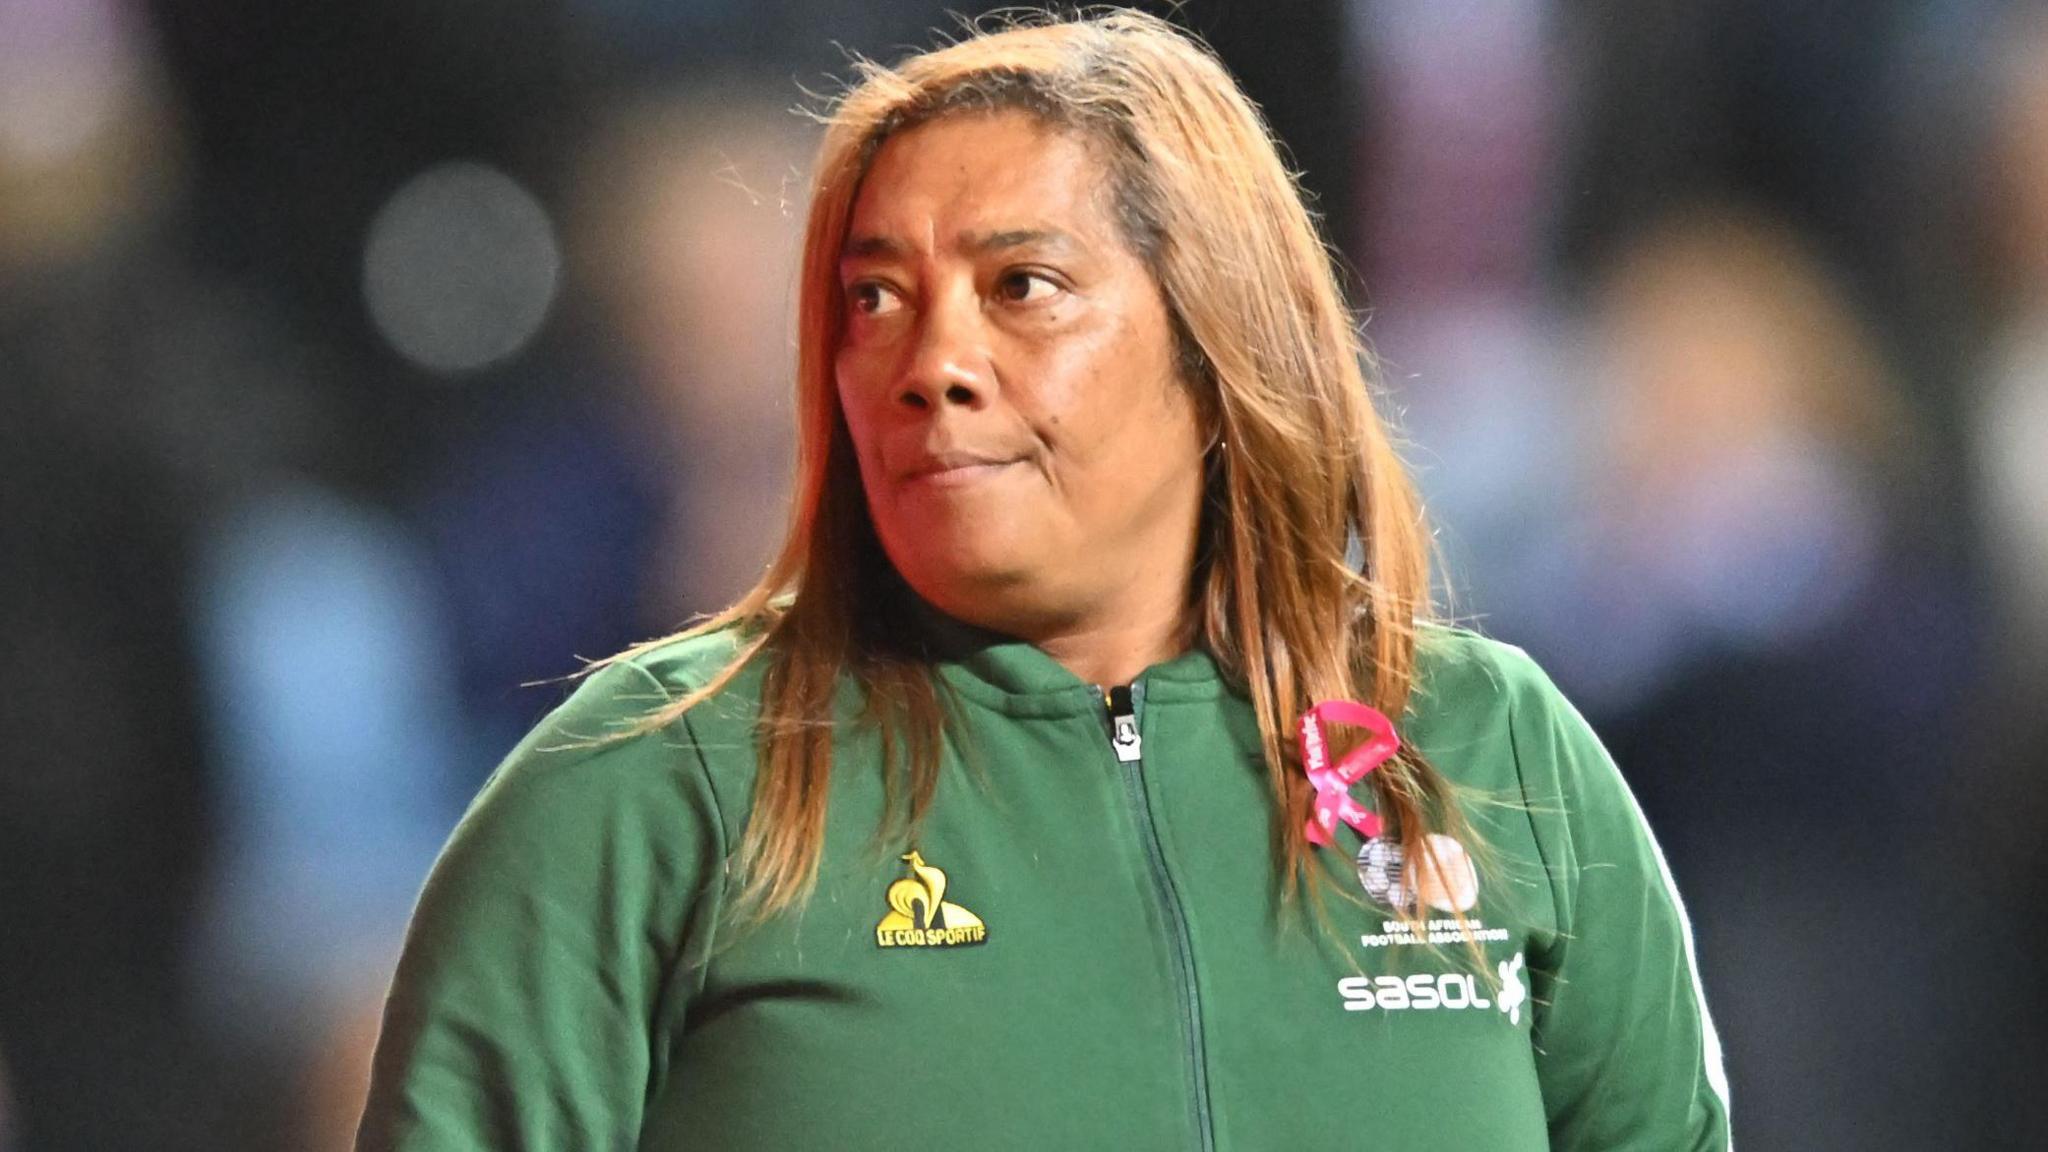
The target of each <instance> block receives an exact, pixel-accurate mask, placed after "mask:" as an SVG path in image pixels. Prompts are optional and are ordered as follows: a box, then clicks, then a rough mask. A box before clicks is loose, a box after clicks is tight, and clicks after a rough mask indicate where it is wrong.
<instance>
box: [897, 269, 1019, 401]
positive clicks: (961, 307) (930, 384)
mask: <svg viewBox="0 0 2048 1152" xmlns="http://www.w3.org/2000/svg"><path fill="white" fill-rule="evenodd" d="M985 337H986V333H985V331H984V329H983V325H982V318H981V308H980V302H979V301H978V300H975V299H973V297H972V296H971V294H967V295H966V297H965V298H958V297H957V296H956V298H954V299H951V300H947V301H944V302H940V303H935V304H933V305H930V306H928V307H927V308H926V309H925V311H924V313H923V314H922V315H921V316H920V317H919V318H918V325H917V334H916V337H915V341H914V343H913V344H912V346H911V350H910V355H909V357H908V358H907V359H906V360H905V362H904V366H903V373H902V376H901V377H900V378H899V379H898V381H897V385H896V397H895V398H896V402H897V403H899V404H901V405H903V406H905V407H908V408H916V409H921V410H937V409H939V408H945V407H958V408H980V407H983V406H984V405H986V404H987V403H988V402H989V399H990V397H991V395H992V394H993V392H994V383H995V377H994V373H993V372H992V371H991V369H990V365H989V354H988V342H987V340H986V338H985Z"/></svg>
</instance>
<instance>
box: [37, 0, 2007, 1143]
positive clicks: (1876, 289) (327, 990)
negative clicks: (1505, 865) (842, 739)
mask: <svg viewBox="0 0 2048 1152" xmlns="http://www.w3.org/2000/svg"><path fill="white" fill-rule="evenodd" d="M1158 7H1161V8H1163V7H1164V5H1160V6H1158ZM947 8H951V9H952V10H955V11H962V10H964V11H968V12H972V11H974V10H975V6H974V5H961V4H958V3H954V4H952V5H941V4H935V3H925V2H921V0H864V2H862V3H858V4H855V3H826V2H823V0H662V2H659V3H656V2H654V0H493V2H491V3H482V2H479V0H411V2H402V0H353V2H350V3H336V2H331V0H309V2H306V3H298V4H271V3H257V2H252V0H155V2H143V0H0V749H4V751H0V1150H4V1152H46V1150H59V1149H65V1150H68V1149H91V1150H121V1149H152V1150H180V1149H200V1148H205V1149H213V1150H231V1152H232V1150H245V1149H246V1150H258V1149H262V1150H270V1149H310V1150H325V1149H342V1148H345V1147H347V1145H348V1142H349V1138H350V1133H351V1132H352V1126H353V1123H354V1117H355V1114H356V1110H357V1109H358V1107H359V1106H360V1100H361V1094H362V1090H363V1085H364V1082H365V1078H366V1075H367V1072H366V1065H367V1053H368V1049H369V1045H370V1043H371V1042H372V1040H373V1038H374V1032H375V1028H376V1013H377V1011H378V1008H379V997H380V995H381V992H382V988H383V985H384V983H385V981H386V980H387V978H388V974H389V970H390V965H391V963H392V960H393V957H394V955H395V953H396V949H397V944H398V940H399V935H400V933H401V931H402V928H403V925H404V922H405V918H406V915H407V913H408V911H409V909H410V906H411V902H412V899H413V896H414V893H415V892H416V890H417V887H418V884H419V882H420V880H421V877H422V875H423V874H424V871H425V869H426V867H427V865H428V863H429V862H430V860H431V859H432V856H433V854H434V852H435V850H436V849H437V848H438V846H439V844H440V842H441V840H442V838H443V837H444V836H445V835H446V833H447V831H448V829H449V828H450V827H451V825H452V824H453V822H454V821H455V819H456V818H457V816H458V815H459V814H460V812H461V810H462V808H463V806H464V804H465V803H466V801H467V800H468V798H469V796H470V795H471V794H472V793H473V791H474V790H475V788H476V787H477V786H478V784H479V783H480V782H481V781H482V779H483V778H484V776H485V774H486V773H487V772H488V771H489V770H490V768H491V767H492V766H493V765H494V764H495V763H496V761H497V759H498V758H499V757H500V756H501V755H502V754H503V753H504V752H505V751H506V750H507V749H509V747H510V746H511V744H512V743H513V741H514V740H515V739H516V738H517V737H518V735H519V734H520V733H521V732H522V731H523V730H524V729H525V728H526V727H527V726H528V725H530V724H531V723H532V722H533V721H534V720H536V719H537V718H538V717H539V716H540V715H541V714H542V713H543V712H544V711H546V710H547V709H548V708H549V707H550V706H551V705H552V704H553V703H555V702H556V701H558V700H559V699H560V698H561V697H562V696H563V695H564V694H565V692H566V690H567V687H566V685H564V684H563V683H562V682H561V681H560V679H559V678H560V677H562V676H564V675H566V674H568V673H571V672H573V671H575V670H576V669H577V668H578V667H579V666H580V661H581V659H583V658H588V657H596V656H602V655H605V654H608V653H610V652H612V651H615V650H617V649H618V648H620V647H622V646H624V645H625V644H626V643H628V642H630V641H633V640H636V639H640V638H645V637H648V636H651V635H656V634H660V633H664V632H667V631H670V630H673V629H675V628H676V627H678V626H679V625H680V624H682V623H683V622H684V621H685V620H686V619H687V618H688V617H689V616H690V615H691V614H692V613H695V612H699V611H704V610H708V609H712V608H716V607H718V606H720V605H721V604H722V603H724V602H725V601H726V600H727V599H728V598H730V597H731V596H733V595H734V594H735V593H736V592H738V591H739V590H740V589H741V588H743V587H744V586H745V585H747V584H748V583H749V582H750V581H751V578H752V577H753V576H754V575H755V574H756V573H758V572H759V570H760V569H761V567H762V566H763V564H764V563H765V560H766V557H767V549H768V548H769V546H770V544H771V543H772V542H773V540H774V538H775V537H776V536H777V535H778V533H779V531H780V529H781V525H782V509H783V505H784V499H785V488H786V474H787V469H788V464H789V459H788V449H787V440H788V437H789V432H788V423H789V418H790V412H789V408H790V405H789V401H788V398H787V396H786V391H787V378H788V361H789V330H790V324H789V313H790V310H791V305H792V298H791V288H792V282H793V275H792V267H791V257H792V253H793V251H794V239H795V234H796V232H797V230H798V227H799V224H800V220H801V215H802V210H803V203H802V200H803V181H804V176H805V170H806V166H807V163H808V157H809V151H810V149H811V148H812V146H813V144H814V135H813V133H814V127H813V125H812V124H811V123H810V122H808V121H807V120H805V119H804V118H802V117H800V116H797V115H795V114H793V113H792V111H791V110H792V109H793V108H795V107H797V106H799V105H813V106H814V105H815V103H816V100H815V98H814V96H815V94H819V93H830V92H832V91H834V90H836V88H837V80H835V79H834V78H835V77H842V76H844V75H845V74H846V73H847V72H848V71H849V68H848V65H847V56H846V55H845V53H846V52H847V51H858V52H861V53H864V54H867V55H871V56H875V57H878V58H881V59H884V60H887V59H892V58H895V57H897V56H900V55H902V54H903V53H904V52H905V51H907V50H908V49H910V48H911V47H914V46H921V45H928V44H929V43H931V42H932V33H931V30H932V29H934V28H947V27H952V26H954V24H953V21H952V20H951V19H950V18H949V17H948V16H947V15H946V10H947ZM1176 11H1177V17H1176V18H1177V19H1179V20H1181V21H1182V22H1183V23H1185V24H1187V25H1189V26H1191V27H1193V28H1195V29H1196V30H1198V31H1200V32H1202V33H1203V34H1204V35H1206V36H1207V37H1208V38H1209V39H1210V40H1211V42H1212V43H1213V44H1215V45H1216V46H1217V48H1218V49H1219V50H1220V52H1221V53H1222V55H1223V56H1224V57H1225V59H1226V61H1227V62H1228V63H1229V64H1230V65H1231V67H1232V68H1233V69H1234V70H1235V71H1236V72H1237V73H1238V75H1239V76H1240V77H1241V78H1242V79H1243V80H1244V82H1245V84H1246V86H1247V88H1248V89H1249V90H1250V91H1251V93H1252V94H1253V96H1254V97H1255V98H1256V99H1257V100H1259V101H1260V102H1261V103H1262V104H1263V105H1264V106H1265V108H1266V109H1267V110H1268V112H1269V114H1270V115H1271V117H1272V119H1273V121H1274V123H1275V125H1276V128H1277V130H1278V132H1279V134H1280V135H1281V136H1282V138H1283V139H1284V141H1285V142H1286V143H1287V145H1288V146H1289V148H1290V151H1291V153H1292V156H1293V159H1294V161H1295V163H1296V164H1297V165H1298V166H1299V167H1300V168H1301V169H1302V170H1303V172H1304V174H1305V175H1304V179H1305V182H1306V184H1307V186H1308V188H1309V189H1310V190H1311V192H1312V193H1313V194H1314V196H1315V198H1316V205H1317V207H1318V209H1319V211H1320V212H1321V214H1322V216H1323V219H1324V222H1325V224H1326V227H1327V230H1328V234H1329V237H1330V239H1331V240H1332V242H1333V243H1335V244H1336V245H1338V246H1339V247H1340V248H1341V250H1342V251H1343V253H1344V254H1345V257H1346V260H1347V263H1348V265H1349V267H1350V268H1351V269H1353V270H1354V272H1355V278H1356V282H1355V284H1354V288H1355V290H1356V291H1357V292H1358V294H1359V299H1360V301H1361V303H1362V304H1364V305H1365V307H1366V314H1367V317H1368V318H1367V326H1366V331H1367V334H1368V337H1369V338H1370V340H1371V341H1372V342H1373V343H1374V345H1375V347H1376V348H1377V350H1378V353H1379V355H1380V356H1381V358H1382V362H1383V363H1382V371H1383V375H1384V380H1385V383H1386V391H1387V396H1386V403H1387V410H1388V411H1389V412H1390V413H1391V414H1394V415H1395V416H1396V417H1397V418H1398V420H1399V421H1400V423H1401V424H1402V426H1403V428H1404V429H1405V435H1406V438H1407V440H1408V442H1409V449H1408V455H1409V458H1410V460H1411V461H1412V463H1413V464H1414V465H1415V467H1416V468H1417V469H1418V471H1419V473H1420V476H1421V480H1422V484H1423V487H1424V489H1425V492H1426V495H1427V498H1428V500H1429V502H1430V505H1431V508H1432V510H1433V513H1434V515H1435V517H1436V520H1437V523H1438V525H1439V527H1440V533H1441V537H1442V542H1443V547H1444V551H1445V554H1446V556H1447V558H1448V560H1449V562H1450V572H1449V575H1448V577H1447V579H1446V581H1445V592H1446V594H1447V596H1448V598H1449V602H1450V604H1451V606H1452V609H1453V611H1454V613H1455V614H1456V615H1457V616H1458V618H1459V619H1461V620H1464V621H1466V622H1469V623H1472V624H1474V625H1476V626H1478V627H1480V628H1481V629H1483V630H1484V631H1486V632H1488V633H1490V634H1492V635H1494V636H1497V637H1500V638H1502V639H1506V640H1509V641H1512V642H1515V643H1518V644H1521V645H1523V646H1525V647H1527V648H1528V649H1530V650H1531V651H1532V652H1533V653H1534V654H1535V655H1536V656H1537V658H1538V659H1539V660H1541V661H1542V662H1544V663H1545V664H1546V666H1547V667H1549V668H1550V669H1551V670H1552V671H1553V673H1554V674H1555V675H1556V677H1557V678H1558V680H1559V681H1560V682H1561V683H1562V684H1563V686H1564V687H1565V689H1566V691H1567V692H1568V693H1570V694H1571V695H1572V696H1573V697H1574V699H1576V700H1577V701H1579V702H1580V704H1581V705H1582V707H1583V708H1584V709H1585V710H1586V712H1587V713H1588V715H1589V716H1590V718H1591V719H1592V720H1593V722H1594V724H1595V726H1596V727H1597V728H1598V729H1599V730H1600V732H1601V733H1602V735H1603V736H1604V737H1605V738H1606V739H1607V740H1608V742H1609V744H1610V745H1611V747H1612V748H1613V750H1614V751H1615V753H1616V755H1617V757H1618V758H1619V759H1620V761H1621V763H1622V765H1623V767H1624V770H1625V771H1626V772H1627V774H1628V776H1629V778H1630V780H1631V781H1632V783H1633V785H1634V786H1635V788H1636V789H1637V791H1638V792H1639V794H1640V796H1641V798H1642V800H1643V803H1644V805H1645V807H1646V808H1647V809H1648V811H1649V814H1650V817H1651V819H1652V821H1653V823H1654V824H1655V826H1656V828H1657V829H1658V831H1659V833H1660V835H1661V836H1662V838H1663V841H1664V844H1665V847H1666V850H1667V853H1668V855H1669V856H1670V860H1671V865H1672V868H1673V870H1674V871H1675V873H1676V875H1677V878H1678V881H1679V883H1680V886H1681V888H1682V889H1683V891H1684V892H1685V894H1686V896H1687V898H1688V900H1689V902H1690V905H1691V908H1692V911H1693V917H1694V924H1695V928H1696V931H1697V935H1698V943H1699V951H1700V962H1701V966H1702V968H1703V969H1704V976H1705V981H1706V985H1707V992H1708V996H1709V1002H1710V1004H1711V1005H1712V1007H1713V1008H1714V1009H1715V1014H1716V1016H1717V1018H1718V1020H1719V1023H1720V1027H1721V1031H1722V1035H1723V1039H1724V1042H1725V1045H1726V1050H1727V1057H1728V1061H1729V1072H1730V1076H1731V1080H1732V1083H1733V1106H1734V1115H1735V1120H1736V1131H1737V1133H1738V1135H1739V1137H1740V1140H1741V1143H1742V1146H1744V1147H1746V1148H1748V1149H1751V1150H1756V1149H1780V1148H1783V1149H1858V1150H1865V1152H1868V1150H1889V1149H1922V1148H1928V1149H1932V1148H1944V1149H1946V1148H2039V1147H2048V1093H2044V1092H2043V1091H2041V1090H2040V1083H2041V1081H2042V1079H2043V1077H2044V1075H2048V1024H2044V1011H2043V1010H2044V1008H2048V1004H2044V1003H2043V1001H2044V995H2048V994H2044V985H2048V981H2044V979H2043V972H2044V967H2043V965H2042V963H2041V962H2040V961H2039V959H2038V957H2039V956H2040V954H2041V949H2042V946H2043V945H2044V943H2048V940H2044V939H2043V937H2044V923H2048V921H2044V917H2043V916H2042V915H2041V914H2040V912H2039V907H2040V905H2041V902H2042V901H2043V900H2044V899H2048V890H2044V880H2043V878H2044V877H2048V867H2044V866H2048V859H2044V856H2048V853H2044V845H2048V837H2044V830H2048V706H2044V701H2048V11H2044V10H2043V9H2042V8H2040V7H2037V6H2035V5H2032V4H2021V3H2008V2H1996V0H1853V2H1852V0H1625V2H1624V0H1579V2H1565V0H1350V2H1348V3H1347V2H1340V0H1320V2H1318V0H1265V2H1263V3H1259V4H1250V3H1237V4H1227V3H1220V2H1217V3H1202V2H1190V3H1187V4H1185V5H1182V6H1179V7H1178V8H1177V9H1176Z"/></svg>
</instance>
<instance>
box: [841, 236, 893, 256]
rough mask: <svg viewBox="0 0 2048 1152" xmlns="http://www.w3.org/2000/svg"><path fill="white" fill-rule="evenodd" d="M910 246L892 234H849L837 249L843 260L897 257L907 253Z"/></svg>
mask: <svg viewBox="0 0 2048 1152" xmlns="http://www.w3.org/2000/svg"><path fill="white" fill-rule="evenodd" d="M909 252H910V246H909V245H907V244H905V243H904V242H903V241H901V240H898V239H896V238H895V237H893V236H851V237H848V238H847V241H846V246H845V247H843V248H841V249H840V250H839V259H840V260H841V261H842V262H843V261H847V260H858V259H866V258H872V257H884V258H897V259H900V258H902V257H903V256H906V255H908V254H909Z"/></svg>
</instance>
